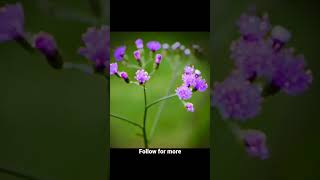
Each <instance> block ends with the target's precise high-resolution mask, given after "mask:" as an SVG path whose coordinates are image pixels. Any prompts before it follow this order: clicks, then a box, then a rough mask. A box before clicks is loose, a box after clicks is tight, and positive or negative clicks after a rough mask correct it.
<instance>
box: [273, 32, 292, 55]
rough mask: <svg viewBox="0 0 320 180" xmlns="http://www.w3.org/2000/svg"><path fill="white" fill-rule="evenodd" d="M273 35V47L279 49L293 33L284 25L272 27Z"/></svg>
mask: <svg viewBox="0 0 320 180" xmlns="http://www.w3.org/2000/svg"><path fill="white" fill-rule="evenodd" d="M271 37H272V40H273V44H272V47H273V49H274V50H275V51H279V50H280V49H281V48H282V47H283V46H284V44H285V43H287V42H288V41H289V40H290V38H291V33H290V32H289V31H288V30H287V29H285V28H284V27H282V26H275V27H273V28H272V32H271Z"/></svg>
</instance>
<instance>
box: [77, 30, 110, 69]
mask: <svg viewBox="0 0 320 180" xmlns="http://www.w3.org/2000/svg"><path fill="white" fill-rule="evenodd" d="M82 41H83V42H84V44H85V47H81V48H79V50H78V53H79V54H80V55H82V56H84V57H86V58H87V59H89V60H91V61H92V62H94V63H95V66H96V70H97V71H103V70H104V69H105V68H106V66H107V64H108V63H109V56H110V51H109V47H110V29H109V27H107V26H102V27H101V28H100V29H97V28H95V27H92V28H88V30H87V32H86V33H85V34H83V35H82Z"/></svg>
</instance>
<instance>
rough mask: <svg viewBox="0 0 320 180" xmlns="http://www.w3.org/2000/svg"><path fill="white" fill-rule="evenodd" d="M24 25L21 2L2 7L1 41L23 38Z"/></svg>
mask: <svg viewBox="0 0 320 180" xmlns="http://www.w3.org/2000/svg"><path fill="white" fill-rule="evenodd" d="M23 26H24V14H23V9H22V6H21V4H20V3H17V4H7V5H5V6H4V7H1V8H0V42H5V41H9V40H17V39H21V38H23V36H24V27H23Z"/></svg>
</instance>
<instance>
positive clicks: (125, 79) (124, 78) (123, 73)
mask: <svg viewBox="0 0 320 180" xmlns="http://www.w3.org/2000/svg"><path fill="white" fill-rule="evenodd" d="M119 75H120V77H121V78H122V79H123V80H124V81H125V82H126V83H129V82H130V81H129V77H128V74H127V73H126V72H120V73H119Z"/></svg>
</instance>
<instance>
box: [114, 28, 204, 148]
mask: <svg viewBox="0 0 320 180" xmlns="http://www.w3.org/2000/svg"><path fill="white" fill-rule="evenodd" d="M138 38H142V39H143V40H144V42H145V44H146V43H147V42H148V41H151V40H157V41H160V42H161V43H169V44H173V43H174V42H176V41H179V42H181V44H183V45H185V46H189V47H191V45H192V44H200V45H201V46H202V48H204V49H205V50H204V51H206V52H208V45H209V33H178V32H170V33H169V32H151V33H127V32H122V33H112V34H111V43H112V48H113V49H114V48H115V47H118V46H120V45H126V46H127V56H128V62H129V63H131V64H137V63H136V60H134V58H133V52H134V50H136V47H135V43H134V42H135V40H136V39H138ZM112 52H113V51H112ZM145 52H146V53H147V57H148V53H149V51H147V48H146V47H145ZM166 57H168V56H164V57H163V61H162V62H161V65H160V68H159V70H158V71H157V72H156V73H155V74H154V76H152V77H151V79H150V81H149V82H148V83H147V84H146V88H147V99H148V103H151V102H152V101H155V100H157V99H159V98H161V97H163V96H165V95H166V93H167V89H168V87H169V84H170V81H171V78H172V75H173V74H174V73H173V72H172V70H171V68H170V64H169V61H170V60H168V58H166ZM180 57H181V58H176V59H174V60H171V62H172V63H176V61H178V63H180V65H178V67H179V68H178V69H179V71H180V74H179V75H178V78H177V80H176V81H174V86H173V87H172V88H171V91H170V92H171V93H170V94H172V93H174V92H175V89H176V87H178V86H180V85H181V84H182V80H181V73H182V70H183V68H184V65H185V64H187V62H188V61H191V62H192V64H194V65H195V67H196V68H197V69H199V70H201V72H202V75H203V78H205V79H206V80H207V82H210V79H209V77H210V67H209V64H208V62H207V59H208V58H207V56H202V57H200V58H195V57H192V58H186V57H185V56H183V55H181V56H180ZM112 60H113V58H112ZM151 65H152V64H151ZM149 67H150V68H149V70H147V71H148V72H149V73H150V72H151V67H152V66H149ZM119 70H120V71H122V70H124V71H127V72H128V74H129V77H130V78H131V79H132V80H134V75H135V71H136V69H128V68H126V67H124V66H123V65H122V64H121V63H120V64H119ZM189 101H190V102H192V103H193V104H194V107H195V112H194V113H190V112H187V111H186V110H185V108H184V106H183V104H182V103H181V102H180V100H179V99H178V97H174V98H172V99H169V100H167V101H166V104H165V106H164V109H163V111H162V114H161V116H160V120H159V124H158V126H157V128H156V131H155V134H154V139H153V140H152V142H151V144H150V147H161V148H170V147H172V148H205V147H209V146H210V143H209V142H210V140H209V137H210V120H209V119H210V91H209V89H208V90H207V91H205V92H204V93H194V95H193V97H192V98H191V99H190V100H189ZM159 104H160V103H159ZM159 104H157V105H155V106H153V107H152V108H150V109H149V111H148V119H147V132H148V133H147V134H149V135H150V132H151V128H152V124H153V122H154V119H155V116H156V114H157V112H158V109H159V107H160V105H159ZM110 112H111V113H113V114H117V115H120V116H123V117H126V118H128V119H130V120H132V121H134V122H136V123H139V124H141V125H142V122H143V112H144V97H143V88H142V87H139V86H137V85H134V84H126V83H125V82H124V81H123V80H121V79H119V78H117V77H115V76H112V77H111V78H110ZM137 134H141V130H140V129H139V128H136V127H134V126H131V125H129V124H127V123H124V122H122V121H119V120H118V119H115V118H111V119H110V143H111V147H113V148H138V147H143V138H142V137H140V136H138V135H137Z"/></svg>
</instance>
